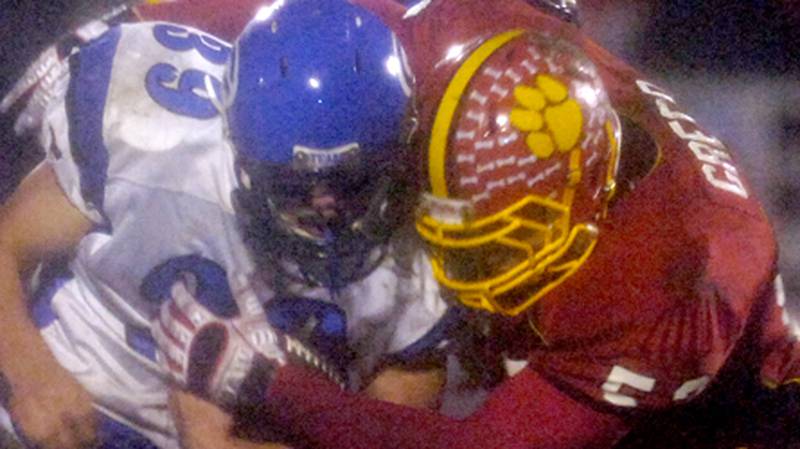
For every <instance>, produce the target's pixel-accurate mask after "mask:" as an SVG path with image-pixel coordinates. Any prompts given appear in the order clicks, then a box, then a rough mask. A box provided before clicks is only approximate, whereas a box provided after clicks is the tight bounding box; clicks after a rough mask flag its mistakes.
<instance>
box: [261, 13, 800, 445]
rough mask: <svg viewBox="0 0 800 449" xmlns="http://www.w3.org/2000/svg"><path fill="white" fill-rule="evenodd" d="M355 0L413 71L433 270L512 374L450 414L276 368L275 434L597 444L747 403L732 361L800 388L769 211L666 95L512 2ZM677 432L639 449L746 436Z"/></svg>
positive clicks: (272, 379) (424, 224) (425, 229)
mask: <svg viewBox="0 0 800 449" xmlns="http://www.w3.org/2000/svg"><path fill="white" fill-rule="evenodd" d="M359 3H362V4H365V5H366V6H368V7H371V8H373V10H374V11H376V12H379V13H380V14H383V15H384V16H385V17H386V18H387V19H386V20H387V21H390V22H393V23H394V24H395V26H396V29H397V32H398V34H399V35H400V37H401V40H403V41H404V42H403V43H404V47H405V49H406V50H407V51H408V53H409V60H410V63H411V66H412V68H413V69H414V73H415V74H416V77H417V83H418V88H419V99H420V103H419V126H420V130H421V131H422V133H421V139H420V143H421V144H420V148H421V150H422V151H421V153H422V162H423V166H424V170H423V176H424V178H425V186H426V189H425V190H426V191H425V193H424V194H423V199H422V201H421V204H420V209H419V213H418V218H417V229H418V231H419V232H420V235H421V236H422V237H423V238H424V239H425V240H426V241H427V242H428V243H429V245H430V249H431V259H432V262H433V266H434V273H435V275H436V277H437V280H438V281H439V282H440V283H441V284H442V285H443V286H445V287H447V289H448V290H449V292H450V293H451V295H452V297H453V298H454V299H455V300H457V301H459V302H460V303H462V304H463V305H464V306H466V307H467V308H469V309H471V310H474V320H473V323H478V325H477V326H476V327H477V328H479V329H480V330H481V331H482V332H484V335H483V337H484V339H485V341H486V344H485V345H484V346H483V348H482V349H483V350H482V351H481V354H485V355H487V356H488V357H489V358H492V357H495V358H499V359H501V360H502V361H504V362H505V365H506V367H507V368H508V372H507V376H506V377H505V378H504V379H503V380H502V381H501V382H500V383H499V384H498V385H497V386H496V387H495V388H494V389H493V390H492V392H491V393H490V395H489V397H488V399H487V400H486V402H485V404H483V406H482V407H481V408H480V409H479V410H477V411H476V412H475V413H474V414H472V415H471V416H469V417H467V418H465V419H462V420H456V419H451V418H447V417H444V416H441V415H437V414H435V413H432V412H428V411H420V410H412V409H409V408H405V407H400V406H396V405H391V404H388V403H382V402H378V401H373V400H369V399H366V398H363V397H360V396H355V395H351V394H347V393H345V392H342V391H340V390H339V388H338V387H336V386H335V385H333V384H331V383H329V382H327V381H326V380H325V379H324V377H323V376H319V375H317V374H316V373H313V372H310V371H308V370H306V369H304V368H300V367H296V366H292V365H287V366H284V367H281V368H279V369H277V370H276V371H275V374H274V376H264V378H263V379H261V380H260V381H261V382H262V383H263V384H264V388H265V392H264V394H265V402H264V403H265V406H266V407H267V408H268V409H269V411H270V413H269V416H270V421H269V422H270V424H271V425H275V426H280V427H283V428H289V429H293V430H294V431H295V432H296V433H297V434H298V435H300V436H301V437H302V439H303V440H304V441H307V442H309V443H310V444H311V445H312V446H314V447H321V448H333V447H337V448H338V447H347V448H356V449H358V448H383V447H387V448H401V449H402V448H415V449H420V448H429V449H435V448H449V449H456V448H474V447H483V448H504V449H508V448H578V447H581V448H583V447H591V448H606V447H612V446H614V445H615V444H617V443H619V442H620V441H621V440H622V439H623V438H624V437H625V435H627V434H630V433H631V431H633V433H634V436H636V435H637V434H639V435H642V434H643V433H647V432H649V431H651V430H653V429H656V428H657V426H658V425H659V424H663V425H666V424H667V423H684V424H686V423H687V421H686V419H684V420H683V421H681V420H680V419H675V420H672V421H660V417H661V416H664V415H662V414H663V413H667V414H672V413H675V414H680V413H684V412H686V413H689V414H688V415H686V416H693V417H694V418H695V419H698V418H702V419H706V420H708V422H709V423H713V424H709V425H717V423H718V422H719V423H724V419H723V420H718V419H717V418H718V417H717V416H708V415H705V416H703V415H698V414H694V415H692V414H691V412H693V411H694V412H696V413H697V412H698V411H699V412H702V411H705V410H713V411H714V412H716V413H724V412H725V411H724V410H719V409H707V408H704V404H710V403H712V402H713V401H714V400H716V399H717V398H719V397H725V396H726V393H727V394H728V396H727V397H728V398H730V399H729V404H731V405H740V404H737V402H747V401H751V399H748V398H744V397H740V396H738V395H740V394H743V393H744V392H743V391H732V392H731V391H728V390H726V389H725V388H726V387H729V386H730V384H726V382H727V381H729V380H730V379H738V378H739V377H740V376H739V374H740V373H743V375H746V374H753V375H754V376H755V377H757V380H758V381H759V382H761V383H763V384H764V385H766V386H769V387H772V388H775V389H776V390H777V391H780V390H781V389H783V388H786V387H787V386H788V385H789V384H791V383H797V382H798V381H800V377H798V376H800V346H798V343H797V332H796V329H798V326H797V324H796V323H795V322H793V320H792V319H791V317H789V316H788V315H787V314H786V312H785V311H784V310H783V308H782V306H783V301H784V296H783V291H782V285H781V282H780V277H779V276H778V274H777V271H776V258H777V248H776V245H775V242H774V239H773V235H772V229H771V227H770V224H769V222H768V220H767V218H766V216H765V215H764V213H763V211H762V209H761V206H760V205H759V204H758V202H757V201H756V199H755V198H754V195H753V193H752V191H751V190H750V188H749V186H748V183H747V181H746V180H745V178H744V177H743V176H742V173H741V172H740V170H739V169H738V168H737V166H736V164H735V162H734V160H733V159H732V157H731V156H730V153H729V152H728V149H727V147H726V146H725V145H724V144H723V143H722V142H720V141H719V140H718V139H717V138H715V137H713V136H711V135H709V134H708V133H707V132H706V131H704V130H703V129H702V128H701V127H700V126H699V125H698V124H697V123H696V122H695V120H694V119H693V118H692V117H691V116H689V115H687V114H686V113H685V112H683V111H682V110H681V108H680V106H678V105H677V104H676V103H675V101H674V99H673V98H672V97H671V96H670V94H669V93H668V92H667V91H665V90H664V89H663V88H661V87H659V86H658V85H657V84H655V83H653V82H651V81H649V80H647V79H645V78H644V77H643V76H642V75H641V74H639V73H638V72H636V71H635V70H634V69H632V68H630V67H629V66H627V65H626V64H624V63H623V62H621V61H619V60H618V59H617V58H615V57H614V56H612V55H610V54H608V53H607V52H606V51H605V50H603V49H602V48H600V47H599V46H597V45H596V44H595V43H593V42H591V41H589V40H588V39H586V38H585V37H583V36H581V35H580V33H579V31H578V30H577V28H575V27H574V26H572V25H567V24H565V23H563V22H561V21H558V20H555V19H553V18H552V17H549V16H547V15H545V14H543V13H541V12H540V11H537V10H536V9H534V8H531V6H530V5H529V4H528V3H527V2H525V1H522V0H496V1H494V2H484V1H482V0H458V1H456V0H433V1H425V2H421V3H420V4H418V5H417V6H416V7H415V8H411V9H409V10H408V11H405V10H403V8H402V7H400V6H399V5H398V4H396V3H394V2H392V1H388V0H360V2H359ZM731 393H732V395H730V394H731ZM693 408H694V409H693ZM745 409H746V407H745ZM728 412H730V411H728ZM795 419H796V418H795ZM755 420H756V417H755V416H747V417H744V419H741V421H737V420H736V419H734V422H737V423H740V422H745V421H755ZM689 424H692V425H693V426H695V427H692V428H673V427H670V428H667V429H666V430H662V431H661V434H660V435H661V436H663V437H665V439H664V440H661V441H656V442H651V443H650V446H647V447H657V446H664V447H668V446H669V445H670V444H673V443H674V444H681V445H682V446H678V447H699V446H704V445H705V446H706V447H717V446H718V445H723V446H722V447H728V446H724V444H731V446H730V447H733V446H732V444H733V443H734V442H736V443H739V442H743V443H748V441H741V440H733V438H736V437H737V436H735V435H734V436H731V438H732V439H730V440H729V439H727V436H726V435H723V436H722V440H723V441H722V442H720V441H719V439H717V440H716V441H715V440H713V439H712V438H711V437H709V439H706V437H705V436H699V435H697V434H693V433H692V432H694V431H695V430H696V429H698V428H700V427H703V423H698V422H694V423H689ZM727 424H730V422H728V423H727ZM706 427H707V426H706ZM670 434H671V435H670ZM669 437H674V440H670V439H669ZM789 438H791V436H790V437H789ZM781 444H785V442H781ZM773 447H774V445H773Z"/></svg>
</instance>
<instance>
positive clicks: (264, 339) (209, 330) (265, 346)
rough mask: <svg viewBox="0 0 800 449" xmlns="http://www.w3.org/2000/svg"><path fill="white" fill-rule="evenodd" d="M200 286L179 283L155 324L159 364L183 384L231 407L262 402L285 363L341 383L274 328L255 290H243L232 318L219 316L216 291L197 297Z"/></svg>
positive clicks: (301, 346)
mask: <svg viewBox="0 0 800 449" xmlns="http://www.w3.org/2000/svg"><path fill="white" fill-rule="evenodd" d="M195 288H196V286H194V285H193V284H192V283H191V282H189V281H183V280H182V281H178V282H176V283H175V284H174V285H173V286H172V289H171V298H169V300H168V301H166V302H164V303H163V304H162V306H161V309H160V313H159V316H158V317H157V319H156V320H155V322H154V323H153V325H152V333H153V337H154V339H155V340H156V342H157V344H158V347H159V350H160V351H159V354H158V358H159V362H160V363H161V364H162V366H163V367H164V369H165V370H166V372H167V374H168V375H169V377H170V378H171V379H172V381H174V382H175V383H176V384H177V385H179V386H180V387H182V388H184V389H186V390H188V391H190V392H192V393H194V394H197V395H199V396H201V397H204V398H208V399H210V400H211V401H213V402H214V403H216V404H219V405H221V406H222V407H223V408H225V409H228V410H231V409H234V408H235V406H237V405H241V404H242V403H243V402H247V401H251V402H252V401H256V402H257V403H258V402H261V401H263V400H264V399H265V397H264V394H265V392H266V388H267V386H268V385H269V383H270V382H271V380H272V377H273V374H274V372H275V371H276V370H277V369H279V368H280V367H281V366H283V365H285V364H286V363H297V364H303V365H307V366H309V367H312V368H314V369H317V370H319V371H322V372H324V373H326V374H327V375H328V376H329V377H330V378H331V379H332V380H334V381H337V382H338V383H339V384H342V380H341V375H340V374H339V373H338V372H337V371H336V370H334V369H332V368H331V366H330V365H329V364H328V363H326V362H325V361H324V360H322V359H321V358H320V357H319V356H318V355H317V354H316V351H314V350H313V349H311V348H309V347H308V346H306V345H304V344H303V343H301V342H300V341H299V340H298V339H296V338H293V337H291V336H288V335H286V334H283V333H282V332H279V331H278V330H276V329H274V328H273V327H272V326H270V324H269V323H268V321H267V318H266V316H265V314H264V309H263V307H262V305H261V303H260V302H259V301H258V298H257V297H256V295H255V294H240V297H239V298H237V299H238V301H239V302H238V304H237V307H236V308H237V309H238V310H237V311H236V312H234V313H232V314H231V315H233V316H220V315H217V314H215V313H213V312H212V311H211V310H212V309H218V308H217V307H215V306H214V304H213V301H214V300H215V298H213V297H211V298H209V296H213V295H197V293H196V291H194V290H195ZM202 302H205V303H206V304H208V307H207V306H206V305H205V304H203V303H202Z"/></svg>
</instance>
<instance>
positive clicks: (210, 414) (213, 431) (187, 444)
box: [171, 391, 289, 449]
mask: <svg viewBox="0 0 800 449" xmlns="http://www.w3.org/2000/svg"><path fill="white" fill-rule="evenodd" d="M171 404H172V408H173V410H174V412H175V415H176V416H177V418H178V419H177V421H178V429H179V432H180V436H181V447H183V448H184V449H220V448H226V449H289V448H288V446H284V445H282V444H278V443H264V442H254V441H248V440H244V439H241V438H236V437H235V436H233V435H232V434H231V429H232V427H233V419H232V418H231V417H230V415H228V414H226V413H225V412H224V411H222V410H220V409H219V408H218V407H216V406H214V405H213V404H210V403H208V402H206V401H204V400H202V399H199V398H197V397H196V396H192V395H189V394H187V393H183V392H179V391H177V392H174V393H173V394H172V400H171Z"/></svg>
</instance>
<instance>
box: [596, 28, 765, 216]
mask: <svg viewBox="0 0 800 449" xmlns="http://www.w3.org/2000/svg"><path fill="white" fill-rule="evenodd" d="M584 46H585V48H586V49H587V52H588V53H589V55H590V57H591V58H592V59H593V60H594V61H595V63H596V64H597V65H598V67H599V68H600V74H601V77H602V78H603V82H604V84H605V86H606V89H607V90H608V91H609V96H610V98H611V100H612V103H613V105H614V107H615V109H616V110H617V112H618V113H619V114H620V115H621V116H622V117H623V118H624V119H627V120H628V121H629V122H631V123H633V124H635V125H636V126H638V127H640V128H642V129H643V131H644V132H645V133H647V134H648V135H649V136H650V138H652V141H653V143H654V144H655V145H656V147H657V148H658V151H659V159H658V167H657V168H656V169H662V170H668V171H670V172H671V173H672V176H670V177H669V185H665V186H664V187H665V188H669V187H671V186H674V187H675V188H677V189H678V190H679V193H680V195H681V196H682V197H683V198H684V201H688V200H689V199H693V200H694V201H700V202H708V203H714V204H715V205H717V206H720V207H731V208H735V209H737V210H739V211H740V212H742V213H744V214H747V215H750V216H753V217H758V219H761V220H764V219H765V218H764V214H763V211H762V209H761V206H760V204H759V202H758V201H757V199H756V198H755V196H754V194H753V191H752V189H751V187H750V186H749V183H748V181H747V180H746V177H745V175H744V173H743V172H742V169H741V167H740V166H738V165H737V163H736V161H735V159H734V156H733V155H732V153H731V151H730V150H729V148H728V146H727V145H726V144H725V143H723V142H722V141H721V140H720V139H719V138H717V137H716V136H713V135H712V134H710V133H709V132H708V131H707V130H705V129H704V128H703V127H702V126H701V125H700V124H699V123H698V122H697V120H695V118H693V117H692V116H691V115H689V114H687V113H686V111H685V110H684V108H682V107H681V106H680V105H679V104H678V103H677V102H676V101H675V99H674V98H673V96H672V94H670V93H669V92H668V91H667V90H666V89H664V88H663V87H661V86H659V85H657V84H656V83H654V82H652V81H650V80H648V79H646V78H645V77H644V76H643V75H642V74H640V73H639V72H638V71H636V70H635V69H633V68H631V67H630V66H628V65H627V64H626V63H624V62H622V61H621V60H619V59H618V58H616V57H615V56H613V55H611V54H610V53H608V52H607V51H605V50H604V49H602V48H600V47H599V46H597V45H596V44H594V43H593V42H591V41H588V40H586V41H585V42H584ZM624 145H625V136H623V151H622V157H625V151H626V150H628V151H630V150H631V148H626V147H624ZM634 151H635V149H634Z"/></svg>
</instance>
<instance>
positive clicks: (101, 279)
mask: <svg viewBox="0 0 800 449" xmlns="http://www.w3.org/2000/svg"><path fill="white" fill-rule="evenodd" d="M229 52H230V47H229V46H228V45H227V44H226V43H224V42H222V41H220V40H218V39H215V38H213V37H211V36H208V35H206V34H204V33H201V32H199V31H197V30H194V29H190V28H187V27H183V26H177V25H172V24H166V23H137V24H125V25H122V26H120V27H117V28H113V29H112V30H111V31H110V32H108V33H106V34H105V35H103V36H102V37H101V38H99V39H98V40H96V41H94V42H93V43H92V44H91V45H90V46H88V47H86V48H84V49H82V50H81V51H80V52H78V53H77V54H75V55H73V56H72V57H71V62H70V64H71V70H70V75H69V79H65V80H64V81H63V82H64V85H63V88H64V89H63V96H62V98H61V100H60V101H56V102H54V103H53V104H51V107H50V108H49V110H48V113H47V115H46V117H45V122H44V125H43V132H42V144H43V146H44V148H45V149H46V152H47V162H48V163H49V164H50V165H51V166H52V167H53V168H54V170H55V172H56V174H57V177H58V180H59V183H60V184H61V186H62V188H63V190H64V191H65V192H66V194H67V196H68V198H69V199H70V201H71V202H72V203H73V204H74V205H75V206H76V207H77V208H79V209H80V210H81V211H82V212H83V213H84V214H85V215H86V216H87V217H89V218H90V219H91V220H92V221H93V222H94V223H95V225H96V226H95V228H94V229H93V230H92V231H91V232H90V233H89V234H88V235H87V236H86V237H84V238H83V239H82V241H81V242H80V244H79V246H78V248H77V253H76V255H75V257H74V259H73V260H72V261H71V263H70V271H71V273H72V276H69V277H66V278H63V279H61V280H60V281H59V283H58V284H57V285H56V288H54V289H51V290H50V291H49V292H48V294H47V295H44V296H43V299H42V301H40V303H39V304H38V305H37V308H36V314H35V315H36V319H37V321H38V322H39V324H40V325H41V326H42V328H43V334H44V335H45V338H46V340H47V341H48V343H49V344H50V346H51V348H52V349H53V350H54V352H55V354H56V356H57V358H58V359H59V361H60V362H61V363H62V364H63V365H64V366H65V367H66V368H68V369H69V370H70V371H71V372H72V373H73V374H74V375H75V376H76V377H77V378H78V379H79V381H81V383H82V384H83V385H84V386H85V387H86V388H87V389H88V390H89V391H90V392H91V393H92V394H93V396H94V398H95V400H96V404H97V406H98V408H100V409H101V410H103V411H104V412H105V413H106V414H107V415H109V416H112V417H114V418H115V419H117V420H119V421H121V422H124V423H125V424H127V425H129V426H131V427H133V428H135V429H137V430H138V431H139V432H142V433H143V434H145V435H146V436H147V437H148V438H149V439H150V440H152V441H153V442H154V443H155V444H156V445H158V446H160V447H163V448H177V447H178V444H177V440H176V433H175V428H174V423H173V421H172V419H171V417H170V416H169V412H168V410H167V407H166V398H167V387H166V385H165V383H164V376H163V373H162V372H161V370H160V368H159V367H158V366H157V364H156V363H155V362H154V361H153V360H154V347H153V344H152V340H151V339H150V336H149V332H148V328H149V325H150V322H151V320H152V319H153V317H154V316H155V314H156V313H157V310H158V307H159V304H160V302H162V301H163V300H164V298H165V297H166V296H167V295H168V293H169V289H170V287H171V286H172V285H173V283H174V282H176V281H178V280H179V279H182V278H184V277H185V276H187V275H188V276H192V277H193V279H194V282H197V283H198V286H199V287H198V291H200V292H201V294H207V295H209V296H212V297H214V300H217V299H218V298H219V300H220V301H221V302H222V303H225V301H228V300H229V299H230V296H231V295H234V296H235V293H231V292H232V291H236V290H237V289H238V287H236V288H232V287H231V286H232V285H234V286H235V285H241V284H242V283H245V284H246V283H248V282H250V279H252V277H253V276H254V275H253V273H254V271H255V270H254V267H253V262H252V261H251V259H250V257H249V254H248V251H247V249H246V247H245V245H244V243H243V241H242V239H241V237H240V235H239V232H238V228H237V221H236V217H235V216H234V211H233V207H232V204H231V195H232V192H233V191H234V189H235V176H234V172H233V161H232V152H231V151H229V150H228V149H226V148H225V143H224V142H223V139H222V124H221V119H220V117H219V114H218V111H217V110H216V109H215V107H214V105H213V104H212V102H211V101H210V100H209V97H208V95H207V94H206V85H207V83H218V82H219V81H218V80H219V79H221V76H222V71H223V64H224V63H225V61H226V60H227V57H228V53H229ZM403 234H404V235H405V234H407V235H409V236H412V235H413V232H409V233H403ZM415 242H416V240H415V239H414V238H413V237H398V238H397V239H395V241H394V242H393V247H392V248H402V249H403V250H401V251H395V250H394V249H392V250H390V252H389V256H388V257H387V258H386V259H385V260H384V261H383V262H382V264H381V265H380V266H379V267H378V268H377V269H376V270H375V271H373V272H372V273H371V274H370V275H369V276H368V277H366V278H365V279H363V280H361V281H359V282H357V283H355V284H353V285H350V286H348V287H347V288H346V289H344V290H341V291H339V292H337V295H336V297H335V298H333V297H331V293H330V292H328V291H327V290H325V289H320V288H309V287H304V286H300V285H289V286H288V287H287V288H286V289H285V290H282V291H281V292H276V291H275V290H276V288H275V287H274V286H271V285H269V284H267V285H266V286H263V287H258V288H259V291H258V294H259V295H260V296H262V297H263V298H264V300H265V301H266V302H269V301H271V300H273V298H276V297H282V296H286V295H289V296H301V297H305V298H314V299H316V300H320V301H325V302H328V303H331V302H333V303H335V304H336V305H337V306H338V307H339V309H341V310H342V311H343V312H344V315H345V316H346V330H347V337H346V338H347V341H348V343H349V347H350V348H351V349H352V350H353V351H354V352H355V360H356V362H355V363H354V364H353V370H354V373H353V374H355V375H354V376H353V377H354V378H355V379H363V378H364V377H365V376H369V375H370V371H371V370H372V369H374V368H375V367H376V366H377V365H378V363H379V362H380V360H381V358H382V357H385V356H387V355H397V354H403V353H406V352H409V351H411V352H413V350H414V349H419V348H420V347H425V346H426V345H427V343H426V341H427V340H426V339H428V338H431V337H432V335H434V333H435V331H436V328H437V323H439V325H441V324H440V319H441V318H442V317H443V316H444V314H445V311H446V306H445V305H444V302H443V301H442V300H441V298H440V295H439V290H438V286H437V284H436V282H435V281H434V279H433V277H432V275H431V270H430V266H429V263H428V261H427V259H426V257H424V254H423V253H422V251H421V250H420V249H419V246H418V245H417V244H416V243H415ZM400 254H402V256H400ZM262 268H263V267H262ZM256 284H258V283H252V285H256ZM431 341H433V340H431ZM409 353H410V352H409Z"/></svg>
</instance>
